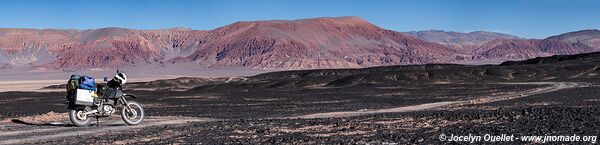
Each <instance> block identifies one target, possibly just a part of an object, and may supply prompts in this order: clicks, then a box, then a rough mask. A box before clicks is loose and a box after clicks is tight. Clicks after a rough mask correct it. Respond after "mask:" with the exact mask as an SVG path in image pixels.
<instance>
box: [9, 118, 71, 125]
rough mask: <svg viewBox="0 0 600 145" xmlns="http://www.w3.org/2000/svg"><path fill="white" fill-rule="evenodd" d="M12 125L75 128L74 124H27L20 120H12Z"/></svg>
mask: <svg viewBox="0 0 600 145" xmlns="http://www.w3.org/2000/svg"><path fill="white" fill-rule="evenodd" d="M10 121H11V122H12V123H16V124H23V125H32V126H55V127H75V125H73V124H62V123H31V122H26V121H23V120H20V119H16V118H15V119H11V120H10Z"/></svg>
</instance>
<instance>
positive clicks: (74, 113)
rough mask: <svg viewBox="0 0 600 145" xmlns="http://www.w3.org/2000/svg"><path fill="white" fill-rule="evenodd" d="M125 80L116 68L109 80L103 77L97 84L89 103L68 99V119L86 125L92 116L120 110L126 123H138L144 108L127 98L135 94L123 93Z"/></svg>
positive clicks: (106, 115) (80, 125)
mask: <svg viewBox="0 0 600 145" xmlns="http://www.w3.org/2000/svg"><path fill="white" fill-rule="evenodd" d="M126 81H127V77H126V76H125V74H124V73H122V72H120V71H119V70H117V75H115V77H114V78H113V79H111V80H110V81H108V80H107V77H104V81H103V83H102V84H100V85H98V87H97V91H96V92H95V94H94V95H93V103H90V104H91V105H81V104H78V103H75V101H74V99H69V100H68V107H67V108H68V110H69V119H70V120H71V122H72V123H73V124H74V125H75V126H78V127H82V126H88V125H89V124H90V123H91V122H92V118H96V120H98V119H99V118H101V117H109V116H111V115H113V114H115V113H116V112H117V110H121V111H120V112H121V118H122V119H123V121H124V122H125V123H126V124H127V125H138V124H140V123H142V122H143V120H144V115H145V114H144V109H143V108H142V106H141V105H140V104H139V103H137V102H135V101H128V100H127V99H126V97H128V98H133V99H135V98H137V96H136V95H133V94H126V93H123V89H122V85H123V84H125V82H126Z"/></svg>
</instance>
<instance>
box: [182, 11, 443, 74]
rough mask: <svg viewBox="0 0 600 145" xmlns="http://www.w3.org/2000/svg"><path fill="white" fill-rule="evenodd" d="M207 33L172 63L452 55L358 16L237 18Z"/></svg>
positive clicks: (410, 60) (318, 63) (324, 62)
mask: <svg viewBox="0 0 600 145" xmlns="http://www.w3.org/2000/svg"><path fill="white" fill-rule="evenodd" d="M208 33H209V34H208V36H207V37H206V39H204V40H205V41H206V43H205V44H203V45H201V46H199V49H198V50H197V51H196V52H195V53H193V54H192V55H190V56H185V57H180V58H177V59H175V60H173V62H189V61H196V62H201V63H208V64H214V65H219V66H224V67H231V66H245V67H251V68H257V69H313V68H342V67H343V68H345V67H370V66H380V65H398V64H424V63H439V62H443V61H444V60H448V59H452V58H453V55H454V54H455V52H453V50H451V49H449V48H447V47H444V46H443V45H439V44H436V43H430V42H426V41H423V40H419V39H416V38H414V37H410V36H406V35H404V34H402V33H400V32H395V31H391V30H385V29H381V28H379V27H377V26H375V25H372V24H370V23H368V22H367V21H365V20H363V19H361V18H358V17H339V18H316V19H301V20H293V21H254V22H238V23H234V24H231V25H228V26H225V27H221V28H218V29H215V30H212V31H209V32H208Z"/></svg>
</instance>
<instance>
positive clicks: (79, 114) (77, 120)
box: [69, 108, 92, 127]
mask: <svg viewBox="0 0 600 145" xmlns="http://www.w3.org/2000/svg"><path fill="white" fill-rule="evenodd" d="M85 112H87V110H86V109H84V108H77V109H74V110H71V111H69V119H70V120H71V122H72V123H73V125H75V126H78V127H83V126H88V125H89V124H90V123H91V122H92V117H91V116H90V115H85V114H83V113H85Z"/></svg>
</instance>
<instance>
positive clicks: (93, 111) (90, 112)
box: [83, 109, 98, 115]
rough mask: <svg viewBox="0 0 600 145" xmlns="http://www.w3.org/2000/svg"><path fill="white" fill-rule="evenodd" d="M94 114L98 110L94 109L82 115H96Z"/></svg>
mask: <svg viewBox="0 0 600 145" xmlns="http://www.w3.org/2000/svg"><path fill="white" fill-rule="evenodd" d="M96 112H98V109H94V110H92V111H89V112H85V113H83V115H89V114H92V113H96Z"/></svg>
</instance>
